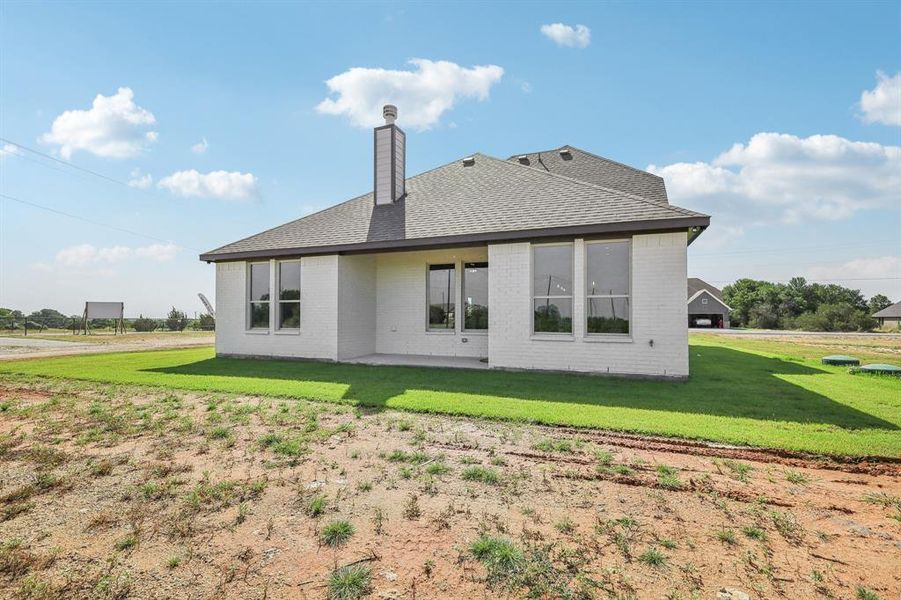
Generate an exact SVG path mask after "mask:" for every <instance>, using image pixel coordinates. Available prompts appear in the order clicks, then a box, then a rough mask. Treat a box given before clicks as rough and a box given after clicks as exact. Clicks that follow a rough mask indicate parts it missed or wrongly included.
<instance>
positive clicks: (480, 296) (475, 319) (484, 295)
mask: <svg viewBox="0 0 901 600" xmlns="http://www.w3.org/2000/svg"><path fill="white" fill-rule="evenodd" d="M463 308H464V313H463V329H466V330H470V331H471V330H479V329H488V263H486V262H468V263H464V264H463Z"/></svg>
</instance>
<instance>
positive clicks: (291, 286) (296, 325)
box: [276, 260, 300, 329]
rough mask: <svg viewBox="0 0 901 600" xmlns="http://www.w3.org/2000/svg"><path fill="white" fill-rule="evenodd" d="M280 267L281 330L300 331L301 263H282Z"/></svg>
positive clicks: (278, 318)
mask: <svg viewBox="0 0 901 600" xmlns="http://www.w3.org/2000/svg"><path fill="white" fill-rule="evenodd" d="M276 264H277V265H278V310H277V312H276V315H277V316H276V323H278V328H279V329H300V261H299V260H292V261H280V262H278V263H276Z"/></svg>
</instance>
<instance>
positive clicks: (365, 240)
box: [201, 107, 709, 378]
mask: <svg viewBox="0 0 901 600" xmlns="http://www.w3.org/2000/svg"><path fill="white" fill-rule="evenodd" d="M385 114H386V120H387V124H386V125H385V126H383V127H379V128H376V130H375V133H374V137H375V139H374V153H375V157H374V177H373V179H374V191H373V192H370V193H368V194H365V195H363V196H360V197H357V198H354V199H352V200H349V201H347V202H344V203H343V204H339V205H336V206H334V207H332V208H329V209H326V210H324V211H322V212H319V213H316V214H314V215H310V216H307V217H304V218H303V219H299V220H297V221H292V222H290V223H287V224H285V225H282V226H280V227H276V228H274V229H271V230H269V231H266V232H263V233H260V234H257V235H254V236H251V237H249V238H246V239H244V240H240V241H238V242H235V243H232V244H229V245H226V246H223V247H221V248H218V249H216V250H213V251H211V252H208V253H206V254H203V255H201V259H202V260H205V261H208V262H215V263H216V317H217V323H216V352H217V355H220V356H253V357H284V358H307V359H320V360H333V361H347V360H354V361H364V362H378V359H379V358H380V357H391V358H392V359H393V361H394V362H398V361H400V362H404V358H407V359H409V360H408V361H407V362H410V363H411V364H414V363H417V362H419V363H422V361H423V357H442V358H445V359H447V360H446V361H445V363H444V364H449V363H448V361H450V360H452V359H455V360H457V364H460V365H468V366H481V367H486V366H487V367H489V368H505V369H545V370H556V371H580V372H592V373H610V374H629V375H642V376H654V377H674V378H681V377H686V376H687V375H688V329H687V309H686V303H685V295H684V294H685V281H686V276H687V274H686V249H687V246H688V244H689V243H691V241H692V240H693V239H694V238H695V237H697V235H698V234H700V232H701V231H703V229H704V228H706V227H707V225H708V224H709V217H708V216H706V215H702V214H699V213H696V212H692V211H688V210H685V209H682V208H679V207H675V206H672V205H670V204H669V203H668V201H667V198H666V190H665V188H664V186H663V181H662V180H661V179H660V178H658V177H656V176H654V175H651V174H649V173H645V172H643V171H638V170H636V169H632V168H631V167H627V166H625V165H621V164H619V163H615V162H613V161H609V160H607V159H604V158H601V157H598V156H594V155H592V154H589V153H587V152H584V151H581V150H579V149H577V148H573V147H570V146H564V147H562V148H559V149H555V150H552V151H548V152H540V153H533V154H526V155H515V156H513V157H511V158H510V159H507V160H501V159H497V158H493V157H490V156H486V155H482V154H477V155H474V156H471V157H466V158H464V159H461V160H458V161H454V162H453V163H450V164H447V165H444V166H441V167H438V168H436V169H433V170H431V171H427V172H426V173H423V174H420V175H417V176H414V177H410V178H405V174H404V161H405V158H404V153H405V150H406V143H405V141H406V140H405V136H404V133H403V131H402V130H400V129H399V128H398V127H397V126H396V125H395V124H394V116H396V109H394V108H393V107H386V111H385Z"/></svg>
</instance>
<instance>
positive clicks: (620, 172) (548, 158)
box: [508, 146, 669, 204]
mask: <svg viewBox="0 0 901 600" xmlns="http://www.w3.org/2000/svg"><path fill="white" fill-rule="evenodd" d="M564 151H565V152H564ZM523 159H525V164H528V165H530V166H533V167H536V168H539V169H546V170H548V171H550V172H551V173H557V174H558V175H566V176H567V177H572V178H573V179H580V180H582V181H587V182H588V183H594V184H595V185H600V186H603V187H608V188H611V189H614V190H619V191H621V192H627V193H630V194H637V195H639V196H644V197H645V198H647V199H648V200H654V201H655V202H662V203H663V204H668V203H669V199H668V198H667V196H666V186H665V185H664V183H663V178H662V177H658V176H657V175H654V174H652V173H648V172H647V171H640V170H638V169H636V168H634V167H630V166H628V165H624V164H622V163H618V162H616V161H613V160H610V159H609V158H604V157H602V156H597V155H595V154H592V153H591V152H586V151H585V150H582V149H581V148H576V147H575V146H561V147H559V148H555V149H553V150H547V151H542V152H531V153H529V154H514V155H513V156H511V157H510V158H509V159H508V160H510V161H515V162H521V161H522V160H523Z"/></svg>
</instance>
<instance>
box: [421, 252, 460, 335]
mask: <svg viewBox="0 0 901 600" xmlns="http://www.w3.org/2000/svg"><path fill="white" fill-rule="evenodd" d="M455 285H456V267H455V266H454V265H453V264H446V265H429V272H428V279H427V280H426V287H427V288H428V290H427V291H426V294H427V295H428V299H429V306H428V309H429V323H428V326H429V330H430V331H453V330H454V323H455V320H454V316H455V315H454V313H455V312H456V303H455V302H454V297H455V293H456V292H455Z"/></svg>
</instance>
